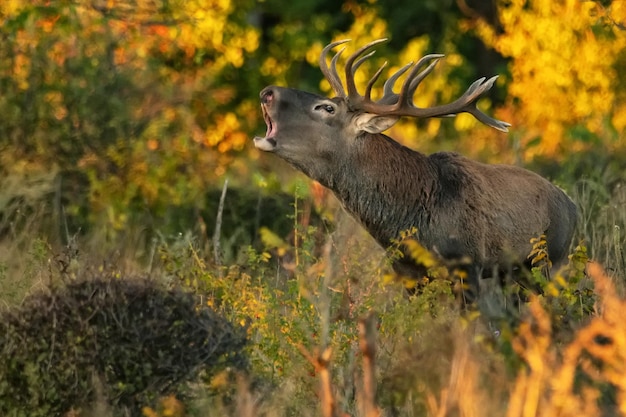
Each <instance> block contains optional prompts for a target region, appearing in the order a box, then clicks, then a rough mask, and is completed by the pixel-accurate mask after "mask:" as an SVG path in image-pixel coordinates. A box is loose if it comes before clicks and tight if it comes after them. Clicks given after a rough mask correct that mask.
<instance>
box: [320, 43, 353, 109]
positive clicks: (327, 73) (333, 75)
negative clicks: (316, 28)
mask: <svg viewBox="0 0 626 417" xmlns="http://www.w3.org/2000/svg"><path fill="white" fill-rule="evenodd" d="M346 42H350V39H344V40H341V41H337V42H333V43H330V44H328V45H326V47H324V49H322V53H321V54H320V60H319V65H320V70H321V71H322V74H324V77H326V80H328V82H329V83H330V86H331V87H332V88H333V90H335V94H337V95H338V96H340V97H346V92H345V91H344V89H343V85H342V84H341V79H340V78H339V74H338V73H337V59H338V58H339V56H340V55H341V53H342V52H343V49H342V50H341V51H339V52H338V53H337V54H335V56H334V57H333V59H332V60H331V64H330V65H331V67H330V68H328V64H327V63H326V56H327V55H328V52H330V50H331V49H333V48H334V47H335V46H339V45H343V44H344V43H346Z"/></svg>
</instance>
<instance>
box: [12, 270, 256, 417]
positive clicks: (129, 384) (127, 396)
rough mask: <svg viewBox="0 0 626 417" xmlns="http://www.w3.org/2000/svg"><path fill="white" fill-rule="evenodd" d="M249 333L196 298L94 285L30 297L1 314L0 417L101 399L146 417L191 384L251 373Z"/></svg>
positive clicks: (121, 283) (126, 284)
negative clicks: (144, 410) (228, 371)
mask: <svg viewBox="0 0 626 417" xmlns="http://www.w3.org/2000/svg"><path fill="white" fill-rule="evenodd" d="M244 344H245V329H243V328H240V327H238V326H233V325H232V324H230V323H229V322H228V321H227V320H226V319H224V318H223V317H221V316H220V315H219V314H217V313H216V312H214V311H213V310H211V309H209V308H208V307H206V306H204V305H200V304H198V302H197V299H196V298H195V297H194V296H193V295H192V294H190V293H187V292H184V291H183V290H180V289H167V288H165V287H163V286H162V285H159V284H158V283H156V282H154V281H152V280H146V279H115V278H97V279H91V280H81V281H75V282H71V283H69V284H67V285H64V286H61V287H58V288H52V289H47V290H46V291H43V292H39V293H36V294H34V295H31V296H29V297H27V298H26V299H25V301H24V303H23V304H22V305H21V306H19V307H16V308H12V309H7V310H6V311H4V312H2V313H1V315H0V415H3V416H15V417H17V416H29V417H31V416H33V417H34V416H54V415H62V414H64V413H66V412H68V410H71V409H72V408H79V407H81V406H89V404H90V403H92V402H93V401H95V400H96V398H95V397H96V394H95V393H96V392H98V395H97V396H99V397H100V396H101V397H104V399H105V400H106V402H107V403H108V404H110V406H111V409H112V410H114V413H115V414H130V415H141V414H140V412H141V410H140V409H141V406H142V405H146V404H150V403H152V402H153V401H154V399H155V398H156V397H158V396H161V395H165V394H169V393H173V394H177V393H181V392H183V390H184V388H185V383H186V382H189V381H192V380H194V379H196V378H197V377H198V376H199V375H200V373H201V372H202V375H203V376H207V377H210V376H211V375H213V374H215V373H216V372H219V371H220V370H223V369H224V368H225V367H227V366H234V367H239V368H240V367H245V365H246V360H245V357H244V356H242V354H241V352H242V349H243V346H244Z"/></svg>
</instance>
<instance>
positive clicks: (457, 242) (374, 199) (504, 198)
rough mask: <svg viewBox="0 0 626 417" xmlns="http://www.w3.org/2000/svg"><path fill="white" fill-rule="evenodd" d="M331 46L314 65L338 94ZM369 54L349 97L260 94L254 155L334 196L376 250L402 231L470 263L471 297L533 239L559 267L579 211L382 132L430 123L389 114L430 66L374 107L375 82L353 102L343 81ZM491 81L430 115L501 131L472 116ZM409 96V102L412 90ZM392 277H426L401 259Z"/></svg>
mask: <svg viewBox="0 0 626 417" xmlns="http://www.w3.org/2000/svg"><path fill="white" fill-rule="evenodd" d="M374 44H375V43H374ZM335 45H336V44H331V45H329V46H328V47H327V48H326V49H325V51H324V52H323V54H322V58H321V59H320V65H321V66H322V69H323V71H324V72H325V74H326V76H327V78H329V80H330V81H331V85H333V86H334V88H335V89H336V90H338V89H340V86H341V84H340V82H339V81H338V77H337V76H336V69H335V63H336V58H337V56H336V57H335V58H334V59H333V61H332V70H329V69H328V68H327V67H325V54H326V52H327V51H328V49H329V48H330V47H333V46H335ZM371 46H372V44H370V45H367V46H366V47H364V48H362V49H361V50H360V51H358V52H357V53H355V54H354V55H353V56H352V57H351V58H350V59H349V61H348V62H349V63H348V64H347V68H346V74H347V76H346V78H347V79H348V81H347V82H348V89H349V90H350V89H351V88H352V90H353V91H351V94H350V95H348V96H345V93H344V94H343V95H342V94H341V93H342V91H339V96H338V97H335V98H332V99H328V98H325V97H322V96H318V95H315V94H311V93H306V92H302V91H299V90H294V89H289V88H281V87H274V86H271V87H267V88H265V89H264V90H263V91H262V92H261V103H262V109H263V114H264V117H265V119H266V123H267V125H268V131H267V134H266V136H265V137H263V138H260V137H257V138H255V145H256V146H257V148H259V149H261V150H264V151H268V152H273V153H275V154H276V155H277V156H279V157H281V158H283V159H285V160H286V161H287V162H289V163H290V164H292V165H293V166H294V167H295V168H297V169H299V170H300V171H302V172H304V173H305V174H306V175H308V176H309V177H311V178H312V179H314V180H316V181H318V182H320V183H321V184H322V185H324V186H326V187H327V188H329V189H331V190H332V191H333V192H334V194H335V195H336V196H337V198H338V199H339V201H340V202H341V203H342V204H343V206H344V207H345V209H346V210H347V211H348V212H349V213H351V214H352V216H354V217H355V218H356V219H357V220H358V221H359V222H360V223H361V224H362V225H363V226H364V227H365V228H366V229H367V230H368V232H369V233H370V234H371V235H372V236H373V237H374V238H375V239H376V240H377V242H378V243H379V244H380V245H381V246H383V247H385V248H386V247H389V246H390V245H392V242H393V240H395V239H397V238H399V236H400V233H401V232H403V231H407V230H410V229H412V228H416V229H417V236H416V238H417V240H418V241H419V242H420V244H422V245H423V246H424V247H426V248H427V249H430V250H432V251H433V252H435V253H437V254H438V255H439V256H440V257H441V258H442V259H444V260H461V259H469V264H468V265H467V268H466V269H467V273H468V279H469V283H470V286H471V287H472V288H473V290H474V292H477V291H478V280H479V278H480V277H484V276H491V275H492V274H493V273H494V272H496V271H497V270H498V269H500V270H501V269H510V268H511V265H519V264H522V263H524V262H526V258H527V256H528V254H529V252H530V250H531V243H530V239H531V238H534V237H538V236H539V235H541V234H542V233H545V234H546V237H547V244H548V251H549V256H550V258H551V260H552V262H553V263H555V264H558V263H560V262H562V261H563V260H565V259H566V255H567V250H568V248H569V243H570V241H571V238H572V235H573V232H574V227H575V220H576V208H575V205H574V203H573V202H572V201H571V200H570V199H569V197H567V196H566V194H565V193H564V192H563V191H562V190H560V189H559V188H558V187H556V186H554V185H553V184H551V183H550V182H549V181H547V180H545V179H544V178H542V177H540V176H539V175H537V174H535V173H533V172H530V171H528V170H525V169H522V168H519V167H515V166H507V165H487V164H483V163H480V162H476V161H472V160H470V159H467V158H465V157H463V156H460V155H458V154H455V153H448V152H441V153H435V154H432V155H430V156H426V155H423V154H421V153H419V152H416V151H413V150H411V149H409V148H407V147H405V146H402V145H401V144H399V143H398V142H396V141H394V140H393V139H391V138H390V137H388V136H386V135H384V134H382V133H381V132H382V131H384V130H386V129H387V128H388V127H390V126H391V125H393V123H395V122H396V121H397V120H398V117H400V116H401V115H403V114H405V113H406V112H409V113H411V114H410V115H414V114H412V113H415V112H418V113H419V111H422V110H426V111H429V113H428V114H427V116H425V117H431V115H430V114H431V113H432V111H431V109H417V108H414V107H412V106H408V110H407V108H406V107H407V106H406V105H403V107H402V108H401V109H398V108H397V106H396V107H395V110H394V109H391V110H390V109H389V108H390V106H392V107H393V105H394V101H395V102H396V103H400V102H402V101H404V100H407V98H406V95H405V96H404V97H403V94H404V93H405V92H406V91H405V88H406V86H407V85H408V84H412V81H411V80H414V79H418V81H417V83H419V81H421V79H422V78H424V76H425V75H426V74H427V73H428V72H430V70H431V69H432V64H431V66H429V67H428V68H427V69H426V70H424V71H422V72H421V73H419V74H417V72H416V71H413V72H411V74H410V75H409V77H408V78H407V81H405V85H404V86H403V89H402V92H401V94H400V95H397V94H395V93H393V92H392V87H393V86H390V87H389V88H388V87H387V84H386V85H385V91H386V94H385V97H383V99H381V100H380V101H379V102H372V101H371V100H370V98H369V89H370V88H371V84H373V81H375V78H377V76H375V77H374V78H373V81H371V82H370V85H368V91H367V92H366V95H365V96H364V97H361V96H355V95H354V92H355V91H354V90H355V89H354V87H353V86H352V87H351V85H350V82H351V81H350V75H352V76H353V75H354V71H355V70H356V68H352V62H353V61H354V59H356V56H358V55H359V54H362V53H363V51H364V50H366V49H367V48H368V47H371ZM368 56H369V55H368ZM432 57H435V58H439V56H432ZM365 58H367V56H366V57H365ZM323 60H324V61H323ZM420 62H421V61H420ZM358 65H360V64H359V62H357V64H356V67H358ZM418 66H419V63H418ZM405 68H407V67H405ZM407 69H408V68H407ZM401 71H402V70H401ZM404 71H406V69H404ZM379 73H380V71H379ZM377 74H378V73H377ZM411 76H413V78H411ZM393 78H394V77H393V76H392V78H391V79H390V80H392V79H393ZM396 78H397V77H396ZM393 81H394V82H395V79H394V80H393ZM413 82H414V81H413ZM491 82H492V80H489V81H488V82H486V83H483V84H478V86H476V85H477V83H475V84H474V85H473V86H472V87H470V89H469V90H468V92H466V94H465V95H464V96H463V97H465V98H467V100H469V101H467V100H466V101H463V102H461V103H460V104H459V103H457V102H458V101H459V100H461V99H459V100H457V102H455V103H452V104H455V105H456V106H457V107H452V108H451V107H450V106H449V105H444V106H440V107H441V110H439V112H438V113H437V112H435V115H436V116H442V115H448V114H450V111H451V110H453V111H454V112H458V111H468V112H470V113H472V114H474V115H475V116H476V117H477V118H478V119H479V120H481V121H483V122H485V123H487V124H489V125H491V126H493V127H495V128H498V129H500V130H506V127H507V124H506V123H504V122H500V121H497V120H494V119H491V118H489V117H488V116H486V115H484V114H482V113H480V112H478V110H477V109H476V108H475V104H474V101H475V100H476V99H477V98H478V97H479V96H480V94H482V93H483V92H484V91H486V90H487V89H488V88H489V87H491V84H490V83H491ZM410 88H412V89H414V88H416V85H415V86H414V85H411V86H410ZM472 88H474V90H473V91H470V90H471V89H472ZM481 88H482V89H483V90H482V91H478V92H477V90H480V89H481ZM408 94H410V95H412V93H411V91H408ZM468 95H469V98H468V97H466V96H468ZM463 97H462V98H463ZM362 101H365V104H366V105H363V103H362ZM355 102H356V104H355ZM377 106H378V107H377ZM363 107H366V108H367V109H366V110H364V109H363ZM459 108H460V109H461V110H459ZM435 109H437V108H435ZM394 269H395V270H396V271H397V272H398V273H401V274H404V275H412V276H415V277H417V278H421V275H422V274H423V273H424V271H423V270H422V268H421V267H420V266H419V265H417V264H415V263H414V262H413V261H412V260H411V259H410V258H408V257H405V258H402V259H400V260H398V261H396V262H395V263H394Z"/></svg>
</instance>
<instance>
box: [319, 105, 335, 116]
mask: <svg viewBox="0 0 626 417" xmlns="http://www.w3.org/2000/svg"><path fill="white" fill-rule="evenodd" d="M315 110H324V111H325V112H326V113H328V114H335V108H334V107H333V106H331V105H330V104H318V105H317V106H315Z"/></svg>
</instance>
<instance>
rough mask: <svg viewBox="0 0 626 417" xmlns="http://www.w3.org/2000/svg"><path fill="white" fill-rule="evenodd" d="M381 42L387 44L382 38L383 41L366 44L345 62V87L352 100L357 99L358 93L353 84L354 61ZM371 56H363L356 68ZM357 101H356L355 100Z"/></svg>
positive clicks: (378, 40)
mask: <svg viewBox="0 0 626 417" xmlns="http://www.w3.org/2000/svg"><path fill="white" fill-rule="evenodd" d="M383 42H387V38H383V39H377V40H375V41H372V42H370V43H368V44H367V45H365V46H363V47H361V48H359V50H357V51H356V52H355V53H353V54H352V55H350V57H349V58H348V60H347V61H346V87H347V90H348V97H349V98H352V99H353V100H354V99H355V98H357V97H358V91H357V89H356V84H355V83H354V71H356V68H355V69H354V71H353V70H352V68H353V67H354V61H355V60H356V59H357V58H358V57H360V56H361V55H363V54H364V53H365V52H366V51H367V50H369V49H371V48H373V47H374V46H376V45H378V44H381V43H383ZM370 56H371V54H369V55H366V56H364V57H363V58H362V59H360V60H359V62H357V64H358V65H357V66H356V67H357V68H358V66H359V65H361V64H362V63H363V62H364V60H365V59H367V58H369V57H370ZM357 100H358V99H357Z"/></svg>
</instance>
